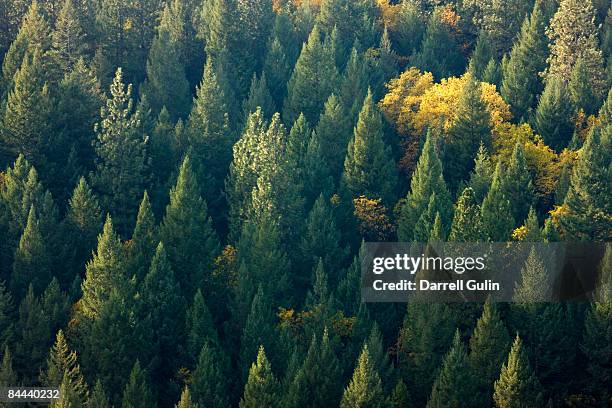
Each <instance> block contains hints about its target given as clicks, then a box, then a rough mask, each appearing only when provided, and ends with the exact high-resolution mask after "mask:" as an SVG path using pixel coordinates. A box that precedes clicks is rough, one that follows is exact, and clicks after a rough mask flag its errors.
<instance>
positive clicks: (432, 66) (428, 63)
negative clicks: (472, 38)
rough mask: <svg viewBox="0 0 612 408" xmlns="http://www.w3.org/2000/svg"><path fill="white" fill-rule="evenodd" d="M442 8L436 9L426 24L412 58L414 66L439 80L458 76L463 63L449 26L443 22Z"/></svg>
mask: <svg viewBox="0 0 612 408" xmlns="http://www.w3.org/2000/svg"><path fill="white" fill-rule="evenodd" d="M443 12H444V9H443V8H437V9H436V10H434V12H433V14H432V15H431V17H430V19H429V22H428V23H427V31H426V32H425V36H424V37H423V42H422V44H421V50H420V52H419V53H418V54H416V55H415V56H414V65H415V66H417V67H418V68H419V69H421V70H422V71H428V72H431V73H432V74H433V75H434V78H436V79H441V78H447V77H449V76H456V75H458V74H459V73H460V72H461V70H462V69H463V67H464V64H465V61H464V59H463V56H462V55H461V50H460V46H459V44H458V43H457V40H456V38H455V36H454V35H453V33H452V32H451V29H450V27H449V25H448V24H447V23H446V22H445V21H443V16H442V13H443Z"/></svg>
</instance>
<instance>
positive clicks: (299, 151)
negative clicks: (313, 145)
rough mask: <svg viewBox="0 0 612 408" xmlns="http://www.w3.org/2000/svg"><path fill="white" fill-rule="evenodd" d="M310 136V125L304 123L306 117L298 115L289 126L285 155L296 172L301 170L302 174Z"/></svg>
mask: <svg viewBox="0 0 612 408" xmlns="http://www.w3.org/2000/svg"><path fill="white" fill-rule="evenodd" d="M311 136H312V130H311V128H310V124H309V123H308V121H306V117H305V116H304V115H303V114H300V116H299V117H298V118H297V120H296V121H295V122H294V123H293V126H291V130H290V131H289V135H288V137H287V155H288V156H289V161H291V162H292V163H293V164H294V165H295V166H296V167H297V168H298V170H301V171H302V174H303V173H304V172H305V168H304V167H305V166H306V164H305V162H306V159H305V156H306V154H307V150H308V145H309V144H310V139H311Z"/></svg>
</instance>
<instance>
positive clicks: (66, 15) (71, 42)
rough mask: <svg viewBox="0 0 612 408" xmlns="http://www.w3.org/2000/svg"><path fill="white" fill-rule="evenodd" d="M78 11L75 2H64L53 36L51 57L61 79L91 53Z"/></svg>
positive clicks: (65, 0) (66, 0)
mask: <svg viewBox="0 0 612 408" xmlns="http://www.w3.org/2000/svg"><path fill="white" fill-rule="evenodd" d="M80 18H81V17H80V16H79V15H78V10H77V9H76V8H75V5H74V3H73V0H64V3H63V5H62V9H61V11H60V13H59V16H58V18H57V22H56V23H55V29H54V30H53V33H52V34H51V50H50V51H49V57H50V58H51V61H52V62H53V65H54V68H56V69H57V70H58V74H59V78H58V79H61V77H62V76H63V75H64V74H66V73H68V72H70V71H72V70H73V69H74V66H75V65H76V63H77V62H78V61H79V60H80V59H81V58H84V57H85V56H86V55H87V54H88V52H89V44H88V43H87V37H86V34H85V31H84V30H83V27H82V26H81V21H80Z"/></svg>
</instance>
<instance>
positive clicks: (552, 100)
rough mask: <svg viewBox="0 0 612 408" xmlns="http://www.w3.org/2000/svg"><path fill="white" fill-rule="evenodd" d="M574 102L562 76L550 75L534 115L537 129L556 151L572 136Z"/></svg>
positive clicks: (564, 145)
mask: <svg viewBox="0 0 612 408" xmlns="http://www.w3.org/2000/svg"><path fill="white" fill-rule="evenodd" d="M571 115H572V103H571V100H570V99H569V95H568V92H567V88H566V86H565V85H564V84H563V82H562V80H561V78H560V77H549V78H548V79H547V81H546V87H545V88H544V92H543V93H542V95H540V99H539V101H538V107H537V109H536V112H535V116H534V125H535V129H536V131H537V132H538V134H539V135H540V136H542V138H543V139H544V142H546V144H547V145H549V146H550V147H551V148H553V149H554V150H556V151H561V150H562V149H563V148H564V147H566V146H567V145H568V143H569V141H570V139H571V138H572V132H573V125H572V122H571Z"/></svg>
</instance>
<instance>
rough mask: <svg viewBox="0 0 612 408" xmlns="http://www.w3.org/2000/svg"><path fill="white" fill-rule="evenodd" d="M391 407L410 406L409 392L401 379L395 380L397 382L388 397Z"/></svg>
mask: <svg viewBox="0 0 612 408" xmlns="http://www.w3.org/2000/svg"><path fill="white" fill-rule="evenodd" d="M389 404H390V406H391V408H402V407H408V406H410V393H409V392H408V387H406V384H404V382H403V381H402V380H397V384H396V385H395V388H394V389H393V392H392V393H391V396H390V397H389Z"/></svg>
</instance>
